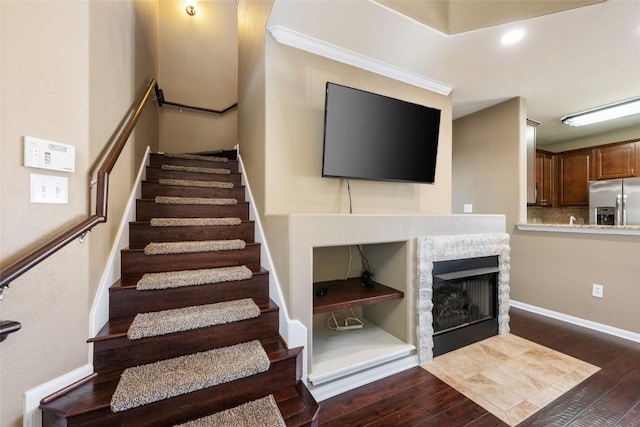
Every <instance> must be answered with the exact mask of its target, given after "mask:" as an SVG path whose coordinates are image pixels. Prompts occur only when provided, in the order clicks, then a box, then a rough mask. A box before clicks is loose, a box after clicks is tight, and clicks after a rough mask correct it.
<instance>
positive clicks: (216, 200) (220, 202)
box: [154, 196, 238, 206]
mask: <svg viewBox="0 0 640 427" xmlns="http://www.w3.org/2000/svg"><path fill="white" fill-rule="evenodd" d="M154 200H155V202H156V203H158V204H161V205H214V206H228V205H237V204H238V200H237V199H226V198H221V197H175V196H156V197H155V199H154Z"/></svg>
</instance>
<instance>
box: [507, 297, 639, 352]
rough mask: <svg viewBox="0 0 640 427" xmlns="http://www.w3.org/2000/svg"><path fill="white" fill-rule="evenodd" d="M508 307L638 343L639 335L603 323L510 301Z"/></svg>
mask: <svg viewBox="0 0 640 427" xmlns="http://www.w3.org/2000/svg"><path fill="white" fill-rule="evenodd" d="M510 305H511V306H512V307H515V308H520V309H522V310H526V311H530V312H532V313H536V314H540V315H542V316H546V317H551V318H552V319H557V320H562V321H563V322H567V323H571V324H573V325H578V326H582V327H585V328H587V329H592V330H594V331H598V332H603V333H605V334H609V335H613V336H616V337H620V338H624V339H626V340H629V341H634V342H640V334H638V333H635V332H631V331H627V330H626V329H620V328H615V327H613V326H609V325H605V324H603V323H597V322H592V321H591V320H586V319H582V318H580V317H574V316H570V315H568V314H564V313H560V312H557V311H553V310H547V309H546V308H542V307H537V306H535V305H530V304H525V303H523V302H518V301H514V300H511V301H510Z"/></svg>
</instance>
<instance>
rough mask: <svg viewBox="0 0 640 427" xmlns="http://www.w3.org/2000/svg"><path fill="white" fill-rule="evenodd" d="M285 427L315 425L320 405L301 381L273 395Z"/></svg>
mask: <svg viewBox="0 0 640 427" xmlns="http://www.w3.org/2000/svg"><path fill="white" fill-rule="evenodd" d="M273 397H274V398H275V399H276V403H277V404H278V408H279V409H280V413H281V414H282V418H284V421H285V423H286V424H287V427H303V426H315V425H317V419H318V411H319V410H320V405H318V403H317V402H316V400H315V399H314V398H313V396H312V395H311V393H310V392H309V390H308V389H307V387H306V386H305V385H304V383H302V382H301V381H300V382H298V384H296V386H295V387H287V388H284V389H281V390H278V391H277V392H276V393H274V394H273Z"/></svg>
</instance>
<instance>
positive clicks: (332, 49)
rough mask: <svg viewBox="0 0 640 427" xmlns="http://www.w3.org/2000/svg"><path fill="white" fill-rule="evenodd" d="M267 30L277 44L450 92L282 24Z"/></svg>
mask: <svg viewBox="0 0 640 427" xmlns="http://www.w3.org/2000/svg"><path fill="white" fill-rule="evenodd" d="M267 30H269V32H270V33H271V35H272V36H273V38H275V39H276V41H277V42H278V43H281V44H284V45H287V46H291V47H295V48H296V49H301V50H304V51H306V52H310V53H313V54H315V55H319V56H322V57H325V58H329V59H331V60H334V61H338V62H342V63H343V64H348V65H352V66H354V67H357V68H361V69H363V70H367V71H370V72H372V73H376V74H380V75H382V76H385V77H389V78H391V79H394V80H398V81H401V82H404V83H408V84H410V85H413V86H417V87H420V88H422V89H427V90H430V91H432V92H435V93H439V94H440V95H444V96H449V94H450V93H451V90H452V89H453V87H452V86H451V85H449V84H446V83H443V82H439V81H437V80H434V79H430V78H429V77H425V76H423V75H420V74H418V73H415V72H413V71H409V70H407V69H404V68H400V67H398V66H395V65H392V64H389V63H386V62H382V61H379V60H377V59H375V58H372V57H370V56H365V55H362V54H360V53H357V52H354V51H352V50H349V49H345V48H343V47H340V46H337V45H334V44H332V43H329V42H326V41H324V40H320V39H317V38H315V37H311V36H308V35H306V34H302V33H299V32H297V31H294V30H292V29H290V28H287V27H283V26H282V25H272V26H270V27H268V28H267Z"/></svg>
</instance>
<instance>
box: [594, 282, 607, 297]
mask: <svg viewBox="0 0 640 427" xmlns="http://www.w3.org/2000/svg"><path fill="white" fill-rule="evenodd" d="M591 295H592V296H594V297H596V298H602V297H603V296H604V286H603V285H598V284H596V283H594V284H593V288H592V290H591Z"/></svg>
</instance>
